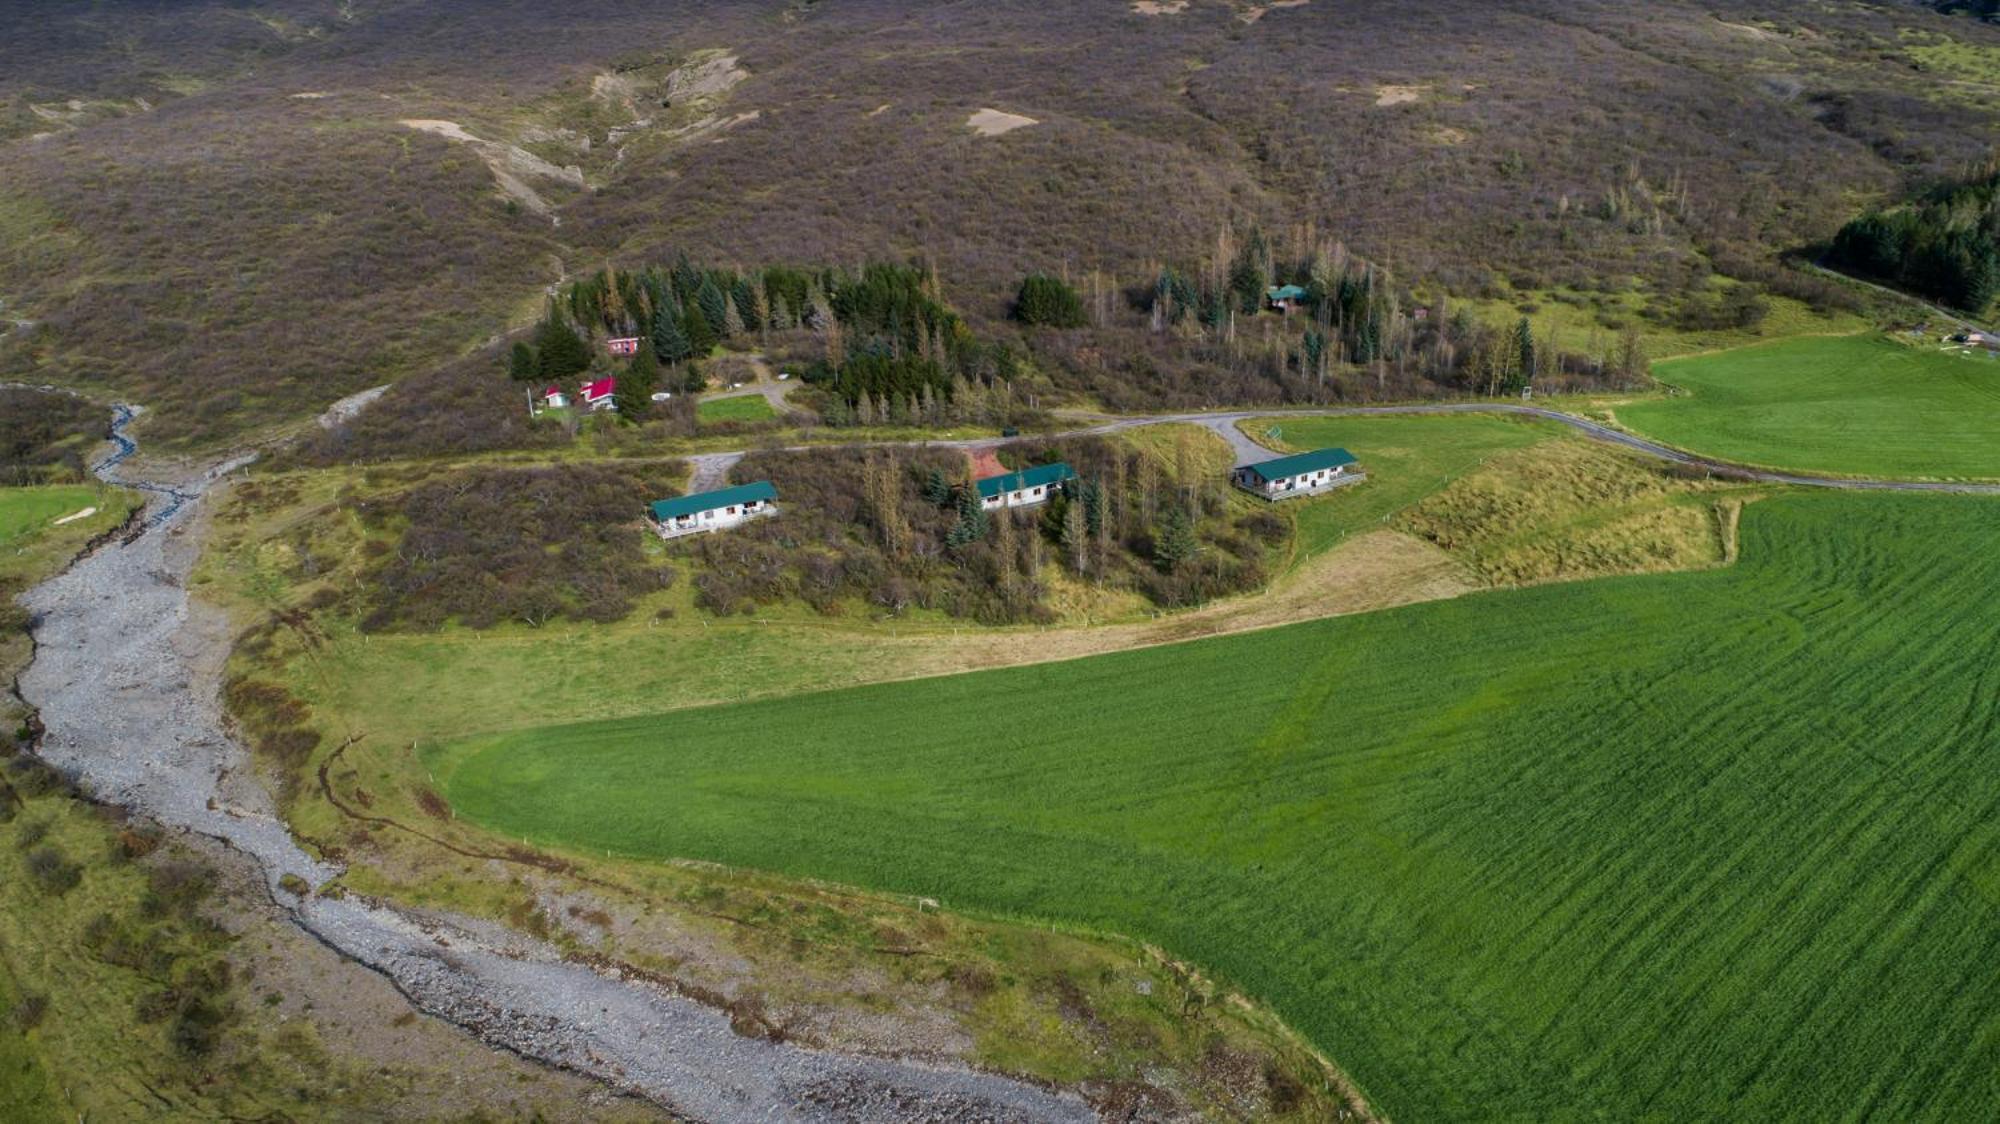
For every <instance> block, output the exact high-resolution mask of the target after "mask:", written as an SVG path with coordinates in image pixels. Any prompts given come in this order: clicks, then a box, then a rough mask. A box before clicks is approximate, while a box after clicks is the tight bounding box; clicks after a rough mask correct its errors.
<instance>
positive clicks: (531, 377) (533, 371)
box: [507, 340, 542, 382]
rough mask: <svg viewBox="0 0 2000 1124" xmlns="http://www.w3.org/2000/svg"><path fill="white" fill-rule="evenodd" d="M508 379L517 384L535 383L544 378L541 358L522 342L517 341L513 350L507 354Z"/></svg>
mask: <svg viewBox="0 0 2000 1124" xmlns="http://www.w3.org/2000/svg"><path fill="white" fill-rule="evenodd" d="M507 377H508V378H510V379H513V380H514V381H515V382H533V381H535V380H536V379H538V378H541V377H542V360H541V357H540V356H538V355H536V354H535V349H534V348H532V347H529V346H528V345H527V343H526V342H524V341H522V340H515V341H514V347H513V349H512V350H510V351H509V352H508V353H507Z"/></svg>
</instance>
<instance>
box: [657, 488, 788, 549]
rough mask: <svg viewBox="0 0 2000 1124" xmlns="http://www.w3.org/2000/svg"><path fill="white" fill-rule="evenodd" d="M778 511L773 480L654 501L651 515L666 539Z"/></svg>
mask: <svg viewBox="0 0 2000 1124" xmlns="http://www.w3.org/2000/svg"><path fill="white" fill-rule="evenodd" d="M777 510H778V489H777V488H776V487H775V486H774V485H772V483H771V482H770V481H769V480H759V481H757V482H756V483H754V484H738V485H737V486H735V487H734V488H723V489H720V490H719V491H714V492H696V493H695V494H694V495H691V496H677V497H675V498H673V499H670V500H654V501H653V504H652V506H651V508H649V509H648V511H647V515H648V516H649V517H650V520H651V522H652V524H653V530H654V531H656V532H658V534H659V536H660V537H661V538H663V539H677V538H680V537H681V536H682V535H698V534H702V533H703V532H706V531H720V530H723V529H724V528H727V527H734V526H737V525H738V524H741V523H743V522H745V521H747V520H751V519H756V518H758V517H759V516H764V515H774V514H776V513H777Z"/></svg>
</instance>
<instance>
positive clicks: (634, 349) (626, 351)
mask: <svg viewBox="0 0 2000 1124" xmlns="http://www.w3.org/2000/svg"><path fill="white" fill-rule="evenodd" d="M604 346H605V349H606V350H608V351H610V352H611V354H613V355H637V354H639V337H638V336H628V337H626V338H624V339H616V340H605V341H604Z"/></svg>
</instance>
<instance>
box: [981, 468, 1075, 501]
mask: <svg viewBox="0 0 2000 1124" xmlns="http://www.w3.org/2000/svg"><path fill="white" fill-rule="evenodd" d="M1075 477H1076V470H1074V469H1072V468H1070V466H1069V465H1067V464H1065V463H1063V462H1062V461H1057V462H1056V463H1054V464H1045V465H1039V466H1037V467H1035V468H1028V469H1023V470H1021V471H1020V472H1009V473H1006V474H1004V475H1001V476H988V477H987V478H986V479H984V480H981V481H978V485H979V498H980V499H982V500H984V499H992V498H993V497H994V496H997V495H999V494H1001V493H1002V492H1018V491H1020V490H1021V489H1023V488H1032V487H1035V486H1036V485H1038V484H1059V483H1061V482H1062V481H1064V480H1072V479H1075Z"/></svg>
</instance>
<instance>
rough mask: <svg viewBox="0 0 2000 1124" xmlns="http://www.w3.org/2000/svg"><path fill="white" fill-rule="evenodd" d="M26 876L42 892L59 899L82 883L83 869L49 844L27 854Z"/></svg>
mask: <svg viewBox="0 0 2000 1124" xmlns="http://www.w3.org/2000/svg"><path fill="white" fill-rule="evenodd" d="M28 875H29V877H31V878H33V879H34V880H35V884H36V885H38V886H40V887H41V888H42V890H43V892H45V893H50V894H55V895H57V896H58V897H60V896H61V895H63V894H67V893H69V892H70V891H71V890H73V889H75V888H76V886H77V884H78V883H80V882H82V881H83V868H82V867H80V866H78V865H76V864H75V863H73V862H70V861H69V860H68V859H67V858H65V857H64V856H63V853H62V851H61V849H60V848H58V847H56V846H54V845H53V844H51V845H50V846H47V847H37V848H35V849H34V850H32V851H30V852H28Z"/></svg>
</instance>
